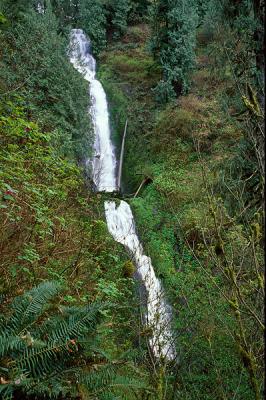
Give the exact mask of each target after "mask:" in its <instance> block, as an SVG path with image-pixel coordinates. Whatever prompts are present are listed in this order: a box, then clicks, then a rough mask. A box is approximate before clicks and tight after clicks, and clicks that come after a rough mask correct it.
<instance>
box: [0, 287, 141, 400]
mask: <svg viewBox="0 0 266 400" xmlns="http://www.w3.org/2000/svg"><path fill="white" fill-rule="evenodd" d="M60 290H62V287H61V286H60V285H59V284H58V283H57V282H43V283H41V284H40V285H39V286H37V287H35V288H33V289H32V290H30V291H29V292H27V293H25V294H24V295H22V296H19V297H17V298H15V299H14V301H13V303H12V304H11V306H10V313H9V314H8V315H5V314H2V315H1V316H0V318H1V321H2V333H1V334H0V363H1V364H0V376H1V385H0V398H1V399H3V400H10V399H13V398H23V399H27V396H28V397H29V396H33V397H34V398H38V399H43V400H44V399H45V400H46V399H59V398H60V399H62V398H68V399H70V398H78V392H79V385H82V387H83V390H85V391H87V393H88V396H89V398H92V399H96V398H97V399H102V400H111V399H112V400H115V399H124V398H125V399H126V397H125V396H126V395H127V393H129V392H130V391H131V390H134V391H136V390H137V389H143V388H144V387H145V385H143V383H142V382H138V380H135V378H133V377H132V378H128V377H124V376H123V375H120V372H119V371H120V367H121V365H122V367H123V368H124V366H125V363H127V370H129V368H130V365H131V364H130V363H128V362H127V361H126V359H125V360H121V359H119V360H117V361H116V362H113V361H112V360H111V359H110V357H109V356H108V355H107V354H105V352H104V351H102V350H101V349H98V347H97V342H98V340H97V335H96V332H97V326H98V324H99V323H100V322H101V319H102V312H101V311H102V310H103V307H106V306H107V305H106V304H97V303H94V304H88V305H87V306H85V307H63V306H61V307H57V308H55V307H54V306H53V307H51V302H52V301H53V302H54V300H55V298H56V296H57V295H58V294H59V293H60ZM48 316H49V317H48ZM127 358H129V357H127ZM92 360H93V361H92ZM131 370H132V376H133V374H135V370H134V368H131ZM91 396H92V397H91Z"/></svg>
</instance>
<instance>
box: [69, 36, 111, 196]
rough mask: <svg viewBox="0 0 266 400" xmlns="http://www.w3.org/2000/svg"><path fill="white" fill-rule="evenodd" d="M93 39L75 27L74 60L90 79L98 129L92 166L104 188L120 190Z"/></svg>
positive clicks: (97, 183)
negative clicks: (93, 49)
mask: <svg viewBox="0 0 266 400" xmlns="http://www.w3.org/2000/svg"><path fill="white" fill-rule="evenodd" d="M90 48H91V45H90V42H89V40H88V39H87V38H86V36H85V34H84V33H83V31H82V30H81V29H73V30H72V31H71V50H70V61H71V63H72V64H73V66H74V67H75V68H76V69H77V70H78V71H79V72H80V73H82V75H83V77H84V79H86V80H87V81H88V82H90V97H91V108H90V114H91V116H92V122H93V127H94V132H95V141H94V146H93V157H92V160H89V162H90V163H91V166H92V178H93V182H94V184H95V187H96V189H97V190H98V191H100V192H114V191H116V190H117V182H116V181H117V179H116V157H115V151H114V147H113V145H112V142H111V131H110V125H109V114H108V105H107V99H106V94H105V91H104V89H103V87H102V85H101V83H100V82H99V81H98V80H97V79H96V78H95V75H96V62H95V60H94V58H93V57H92V55H91V54H90Z"/></svg>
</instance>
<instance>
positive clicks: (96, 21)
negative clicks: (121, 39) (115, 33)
mask: <svg viewBox="0 0 266 400" xmlns="http://www.w3.org/2000/svg"><path fill="white" fill-rule="evenodd" d="M79 22H80V25H81V27H82V28H83V29H84V30H85V31H86V33H87V34H88V36H89V38H90V40H91V41H92V47H93V53H94V54H96V55H97V54H98V53H99V52H100V51H101V50H102V49H103V48H104V47H105V45H106V17H105V10H104V7H103V4H102V2H101V1H99V0H96V1H95V0H87V1H84V0H83V1H82V2H81V3H80V6H79Z"/></svg>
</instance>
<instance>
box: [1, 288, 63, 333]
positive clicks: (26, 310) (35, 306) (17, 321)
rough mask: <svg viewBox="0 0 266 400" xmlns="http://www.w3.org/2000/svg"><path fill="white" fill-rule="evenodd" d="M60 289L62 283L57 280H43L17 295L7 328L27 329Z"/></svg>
mask: <svg viewBox="0 0 266 400" xmlns="http://www.w3.org/2000/svg"><path fill="white" fill-rule="evenodd" d="M59 291H60V284H59V283H58V282H56V281H51V282H43V283H41V284H40V285H38V286H37V287H34V288H33V289H32V290H30V291H28V292H27V293H25V294H24V295H22V296H19V297H16V298H15V300H14V301H13V303H12V305H11V308H12V310H13V314H12V316H11V317H10V319H9V321H8V324H7V326H6V330H7V331H8V332H14V331H16V332H18V331H21V332H22V331H23V330H25V329H27V327H28V326H29V325H30V324H32V323H33V322H34V321H36V319H37V318H38V317H39V316H40V315H41V314H42V312H43V310H44V308H45V307H47V303H48V302H49V301H50V300H51V299H52V298H54V297H55V296H56V295H57V294H58V292H59ZM19 333H20V332H19Z"/></svg>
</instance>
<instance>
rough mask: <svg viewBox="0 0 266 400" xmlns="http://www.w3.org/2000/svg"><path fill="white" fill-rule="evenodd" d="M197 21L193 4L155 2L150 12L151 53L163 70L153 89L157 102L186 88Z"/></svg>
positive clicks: (191, 64) (165, 1) (194, 43)
mask: <svg viewBox="0 0 266 400" xmlns="http://www.w3.org/2000/svg"><path fill="white" fill-rule="evenodd" d="M197 21H198V18H197V7H196V3H195V1H193V2H191V1H190V2H188V1H186V0H175V1H173V0H158V1H157V2H155V3H154V4H153V6H152V8H151V24H152V30H153V33H152V40H151V49H152V52H153V54H154V56H155V58H157V59H158V60H159V62H160V63H161V65H162V69H163V79H162V81H161V82H160V83H159V85H158V87H157V89H156V92H157V94H158V97H159V99H160V100H164V101H168V100H170V98H171V97H174V95H177V96H178V95H180V94H181V93H185V92H187V90H188V88H189V77H190V73H191V71H192V70H193V67H194V58H195V54H194V49H195V45H196V27H197Z"/></svg>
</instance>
